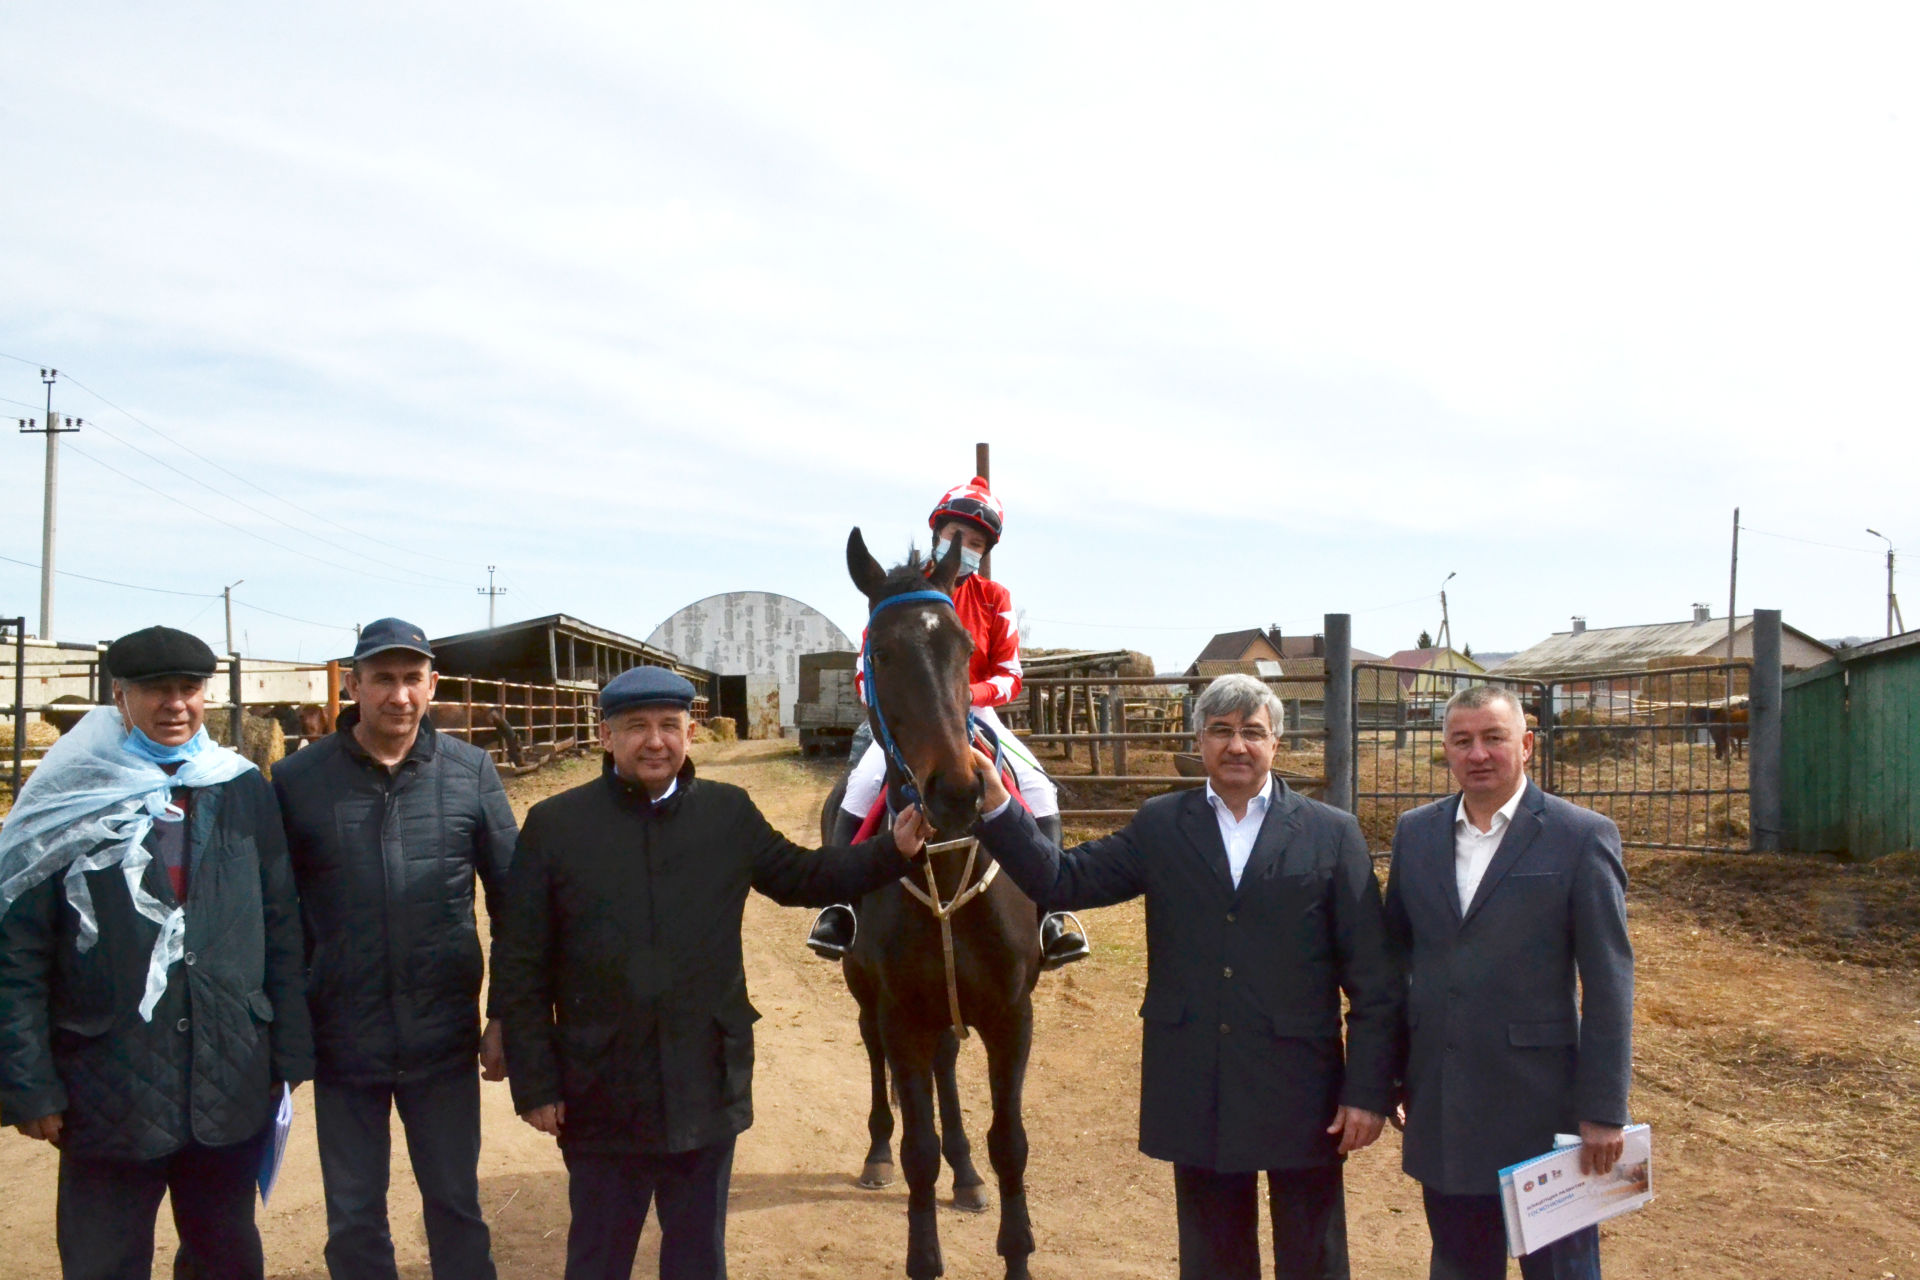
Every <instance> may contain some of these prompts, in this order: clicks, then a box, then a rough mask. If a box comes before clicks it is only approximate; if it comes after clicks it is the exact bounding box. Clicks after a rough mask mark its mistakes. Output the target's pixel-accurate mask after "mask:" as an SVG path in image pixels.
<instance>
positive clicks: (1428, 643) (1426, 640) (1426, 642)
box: [1414, 631, 1433, 649]
mask: <svg viewBox="0 0 1920 1280" xmlns="http://www.w3.org/2000/svg"><path fill="white" fill-rule="evenodd" d="M1414 648H1416V649H1431V648H1433V637H1432V636H1430V635H1428V634H1427V633H1426V632H1425V631H1422V632H1421V633H1420V643H1419V644H1417V645H1415V646H1414Z"/></svg>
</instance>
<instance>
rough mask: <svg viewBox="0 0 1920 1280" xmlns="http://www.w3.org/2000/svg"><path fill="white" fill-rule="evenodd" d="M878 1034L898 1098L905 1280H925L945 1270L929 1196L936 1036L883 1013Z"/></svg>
mask: <svg viewBox="0 0 1920 1280" xmlns="http://www.w3.org/2000/svg"><path fill="white" fill-rule="evenodd" d="M881 1034H882V1036H883V1037H884V1038H885V1041H886V1045H887V1066H888V1067H889V1068H891V1069H892V1071H893V1087H894V1089H895V1090H896V1091H897V1092H898V1094H899V1098H900V1168H901V1171H902V1172H903V1173H905V1174H906V1177H907V1275H908V1276H909V1277H911V1280H930V1277H933V1276H938V1275H944V1274H946V1270H947V1268H946V1264H945V1263H944V1262H943V1261H941V1258H940V1227H939V1223H938V1221H937V1219H936V1216H935V1210H934V1198H933V1192H934V1184H935V1182H937V1181H938V1179H939V1177H940V1135H939V1133H938V1132H936V1131H935V1129H934V1101H933V1060H934V1057H935V1054H936V1052H937V1046H938V1033H937V1032H929V1031H926V1030H924V1029H923V1028H920V1027H915V1026H911V1025H908V1024H907V1022H906V1020H905V1019H903V1018H900V1017H898V1016H897V1014H895V1015H892V1016H889V1013H888V1012H887V1011H883V1012H882V1014H881Z"/></svg>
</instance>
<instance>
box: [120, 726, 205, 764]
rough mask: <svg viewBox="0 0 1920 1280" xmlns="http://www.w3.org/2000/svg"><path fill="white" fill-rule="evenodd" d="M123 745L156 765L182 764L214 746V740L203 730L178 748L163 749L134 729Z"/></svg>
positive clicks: (130, 731)
mask: <svg viewBox="0 0 1920 1280" xmlns="http://www.w3.org/2000/svg"><path fill="white" fill-rule="evenodd" d="M123 745H124V746H125V747H126V749H127V750H128V751H131V752H132V753H133V754H134V755H136V756H139V757H140V758H141V759H142V760H151V761H153V763H155V764H181V763H183V762H185V761H188V760H191V759H193V757H195V756H197V755H199V754H200V753H201V752H202V751H205V750H206V749H207V748H208V747H210V746H212V745H213V739H212V738H209V737H208V736H207V731H206V730H205V729H204V728H202V729H200V730H199V731H198V732H196V733H195V734H194V735H193V736H192V737H191V738H188V739H187V740H186V741H185V742H183V743H181V744H180V745H179V746H177V747H163V746H161V745H160V744H159V743H157V742H155V741H154V740H153V739H152V738H149V737H148V736H147V735H146V734H144V733H142V732H141V731H140V730H139V729H138V728H134V729H129V730H128V731H127V740H126V742H125V743H124V744H123Z"/></svg>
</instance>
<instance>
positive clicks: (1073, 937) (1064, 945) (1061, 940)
mask: <svg viewBox="0 0 1920 1280" xmlns="http://www.w3.org/2000/svg"><path fill="white" fill-rule="evenodd" d="M1056 916H1058V917H1059V918H1060V919H1062V920H1071V921H1073V928H1072V929H1071V930H1069V929H1068V928H1067V927H1066V926H1065V925H1061V926H1060V932H1059V934H1058V935H1057V936H1056V937H1055V938H1054V939H1053V942H1052V944H1051V945H1048V944H1045V943H1043V944H1042V946H1041V948H1040V968H1041V971H1042V972H1045V971H1048V970H1052V969H1061V968H1065V967H1066V966H1067V965H1070V964H1072V963H1073V962H1074V961H1076V960H1085V959H1086V958H1087V957H1088V956H1090V955H1092V954H1093V947H1092V946H1091V945H1090V944H1089V943H1088V941H1087V927H1086V926H1085V925H1083V924H1081V923H1080V917H1079V916H1077V915H1075V914H1073V912H1071V911H1052V912H1048V913H1047V918H1048V919H1053V918H1054V917H1056ZM1045 931H1046V926H1045V922H1044V921H1043V922H1042V924H1041V932H1042V933H1044V932H1045Z"/></svg>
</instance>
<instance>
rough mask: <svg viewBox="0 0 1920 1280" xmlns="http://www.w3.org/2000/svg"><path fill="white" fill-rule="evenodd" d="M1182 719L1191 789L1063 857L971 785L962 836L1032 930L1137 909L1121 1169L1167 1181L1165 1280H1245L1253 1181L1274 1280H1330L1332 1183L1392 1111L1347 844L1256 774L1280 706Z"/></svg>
mask: <svg viewBox="0 0 1920 1280" xmlns="http://www.w3.org/2000/svg"><path fill="white" fill-rule="evenodd" d="M1196 710H1197V715H1198V719H1199V722H1200V726H1201V728H1200V732H1199V738H1200V748H1201V756H1202V759H1203V760H1204V761H1205V763H1206V768H1207V779H1208V781H1207V785H1206V787H1205V788H1204V789H1198V788H1196V789H1194V790H1189V791H1182V792H1177V793H1175V794H1172V795H1165V796H1159V797H1156V798H1154V799H1152V800H1149V801H1148V802H1147V803H1146V804H1145V805H1143V806H1141V809H1140V812H1139V813H1138V814H1136V815H1135V816H1134V819H1133V821H1132V822H1130V823H1128V824H1127V826H1126V827H1125V828H1124V829H1123V830H1121V831H1119V832H1116V833H1115V834H1113V835H1111V836H1108V837H1106V838H1105V839H1101V840H1095V841H1092V842H1090V843H1088V844H1083V845H1080V846H1078V847H1077V848H1073V849H1068V850H1067V851H1065V852H1064V853H1062V852H1060V851H1059V850H1057V849H1056V848H1055V847H1054V845H1053V844H1052V842H1051V841H1049V840H1047V839H1045V838H1044V837H1042V836H1041V835H1040V832H1039V830H1038V828H1036V827H1035V825H1034V822H1033V819H1032V818H1031V817H1030V816H1028V814H1027V812H1026V811H1025V810H1024V809H1022V808H1021V807H1020V806H1018V805H1012V804H1009V803H1008V801H1007V798H1006V792H1005V790H1004V789H1003V788H1001V787H1000V785H999V781H998V779H997V778H995V777H993V770H992V769H991V768H985V769H983V770H982V777H983V780H985V782H986V795H985V796H984V797H983V808H985V810H986V812H987V816H986V818H985V819H983V820H982V822H981V823H980V825H979V827H978V828H977V832H978V834H979V837H980V840H981V842H982V843H983V844H984V845H985V847H986V848H987V850H988V852H990V853H992V854H993V856H994V857H995V858H997V859H999V860H1000V863H1001V865H1002V866H1003V867H1005V868H1006V871H1007V874H1008V875H1010V876H1012V877H1013V879H1014V881H1015V883H1017V884H1018V885H1019V886H1020V887H1021V889H1023V890H1025V891H1026V893H1027V895H1028V896H1029V897H1031V898H1032V899H1033V900H1034V901H1035V902H1037V903H1038V904H1039V905H1041V906H1042V907H1044V908H1046V909H1047V910H1050V911H1057V910H1066V909H1070V908H1075V907H1099V906H1107V905H1110V904H1112V903H1116V902H1124V901H1126V900H1127V899H1129V898H1134V897H1138V896H1140V895H1142V894H1144V895H1145V896H1146V899H1147V994H1146V1001H1145V1003H1144V1004H1143V1005H1142V1006H1141V1008H1140V1016H1141V1018H1143V1019H1144V1020H1145V1023H1146V1027H1145V1035H1144V1042H1143V1045H1142V1050H1141V1062H1140V1150H1141V1151H1143V1152H1145V1153H1146V1154H1147V1155H1149V1156H1152V1157H1154V1158H1156V1159H1159V1160H1169V1161H1172V1162H1173V1166H1174V1199H1175V1205H1176V1212H1177V1215H1178V1220H1179V1231H1180V1275H1181V1277H1182V1280H1199V1278H1204V1280H1240V1278H1241V1277H1248V1278H1250V1280H1258V1277H1259V1275H1260V1256H1259V1248H1258V1244H1257V1237H1256V1230H1257V1227H1258V1216H1257V1215H1258V1212H1259V1203H1258V1196H1257V1190H1258V1178H1259V1171H1260V1170H1263V1169H1264V1170H1266V1172H1267V1198H1268V1205H1269V1208H1270V1211H1271V1213H1272V1215H1273V1237H1274V1246H1273V1247H1274V1261H1275V1275H1276V1276H1278V1277H1282V1278H1283V1280H1291V1278H1295V1277H1298V1278H1299V1280H1344V1278H1345V1277H1346V1276H1347V1274H1348V1268H1347V1237H1346V1202H1345V1198H1344V1192H1343V1189H1342V1188H1343V1182H1342V1165H1343V1163H1344V1161H1345V1159H1346V1156H1347V1153H1348V1152H1350V1151H1356V1150H1358V1149H1359V1148H1361V1147H1364V1146H1366V1145H1367V1144H1369V1143H1371V1142H1372V1141H1373V1140H1374V1139H1375V1138H1377V1137H1378V1136H1379V1135H1380V1129H1381V1125H1382V1124H1383V1123H1384V1118H1385V1113H1386V1111H1387V1109H1388V1108H1389V1107H1390V1105H1391V1099H1392V1095H1393V1089H1394V1076H1395V1069H1396V1067H1397V1065H1398V1061H1399V1054H1400V1046H1399V1039H1400V1025H1401V1002H1402V999H1403V996H1404V992H1405V983H1404V980H1403V979H1402V977H1401V973H1400V969H1399V966H1398V964H1397V963H1396V962H1395V959H1394V956H1393V952H1392V948H1391V946H1390V944H1389V942H1388V940H1387V934H1386V926H1385V922H1384V920H1383V918H1382V915H1381V908H1380V888H1379V884H1378V882H1377V881H1375V879H1374V876H1373V863H1372V859H1371V858H1370V857H1369V856H1368V854H1367V846H1366V841H1365V840H1364V839H1363V838H1362V837H1361V834H1360V827H1359V825H1358V824H1357V823H1355V822H1354V820H1353V816H1352V815H1351V814H1346V813H1342V812H1340V811H1339V810H1337V809H1332V808H1329V807H1328V806H1326V805H1323V804H1319V803H1316V802H1315V801H1312V800H1307V799H1305V798H1303V797H1301V796H1300V795H1298V794H1296V793H1295V792H1293V791H1290V790H1288V789H1287V786H1286V784H1285V783H1283V782H1281V781H1280V780H1279V779H1278V778H1277V777H1275V776H1274V775H1273V772H1272V769H1273V751H1274V745H1275V739H1274V732H1273V731H1274V727H1275V726H1276V725H1278V724H1280V723H1282V722H1281V721H1280V720H1279V718H1278V716H1279V713H1280V703H1279V700H1278V699H1277V698H1275V697H1274V695H1273V693H1272V691H1271V690H1269V689H1268V688H1267V687H1266V685H1264V684H1262V683H1261V682H1260V681H1258V680H1256V679H1254V678H1253V677H1252V676H1245V675H1230V676H1222V677H1220V679H1218V680H1216V681H1214V682H1213V684H1211V685H1209V686H1208V687H1207V689H1206V691H1205V692H1204V693H1202V694H1201V696H1200V699H1199V702H1198V704H1197V708H1196ZM985 763H986V762H985V760H984V759H983V760H982V764H983V765H984V764H985ZM1342 992H1345V993H1346V997H1347V1000H1348V1003H1349V1006H1350V1007H1349V1009H1348V1011H1347V1017H1346V1045H1345V1052H1344V1053H1343V1052H1342V1046H1341V1036H1340V1031H1341V1022H1340V997H1341V993H1342Z"/></svg>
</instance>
